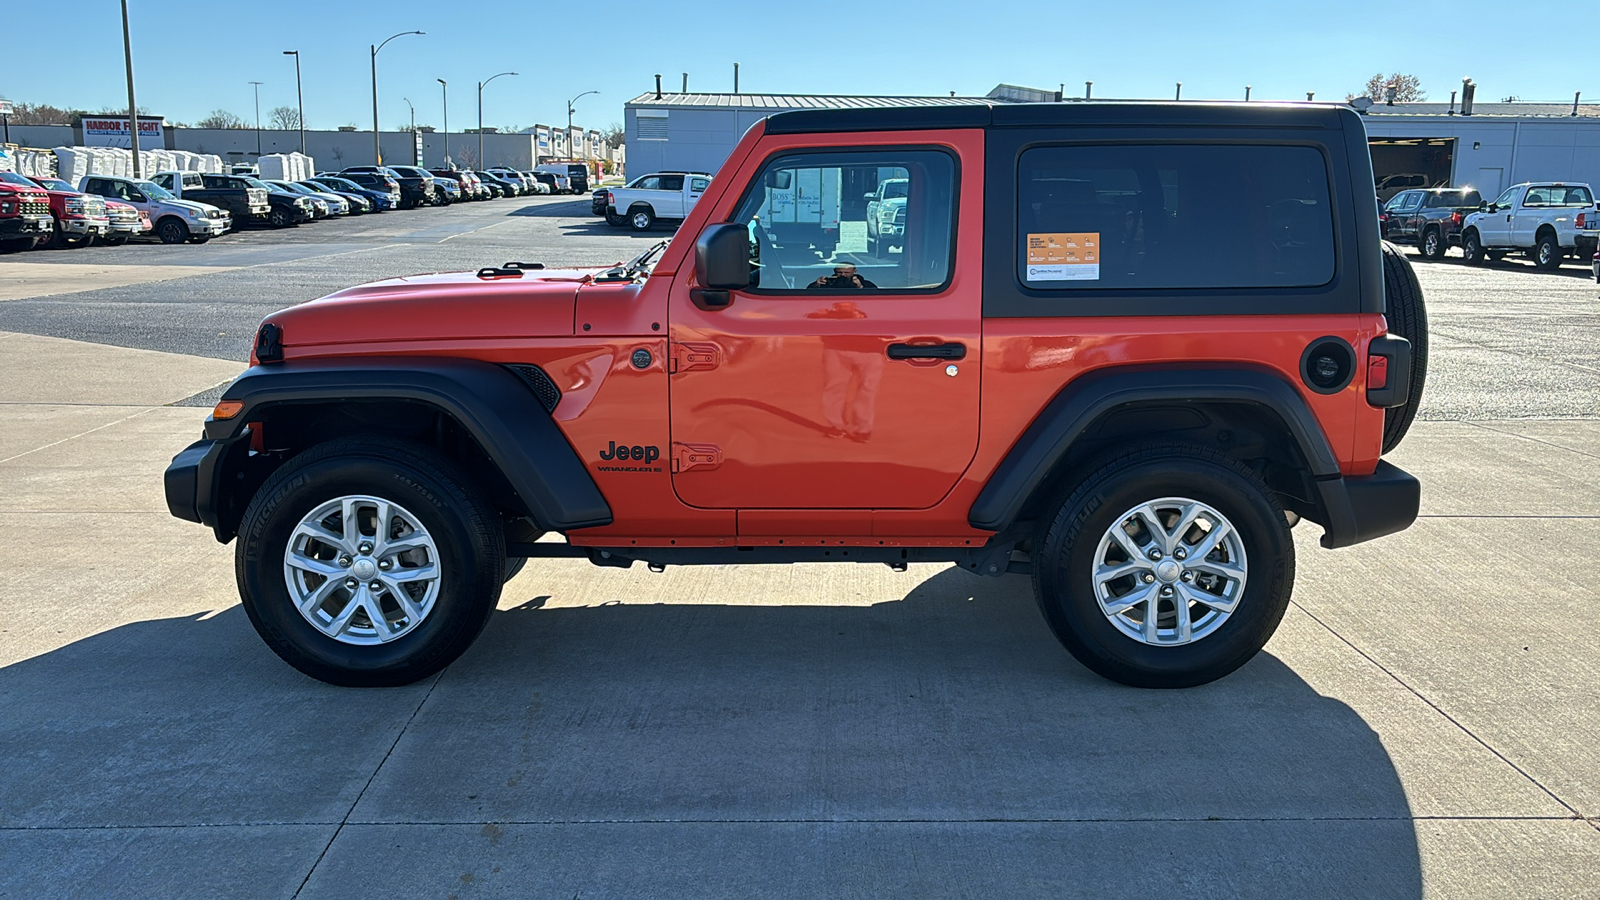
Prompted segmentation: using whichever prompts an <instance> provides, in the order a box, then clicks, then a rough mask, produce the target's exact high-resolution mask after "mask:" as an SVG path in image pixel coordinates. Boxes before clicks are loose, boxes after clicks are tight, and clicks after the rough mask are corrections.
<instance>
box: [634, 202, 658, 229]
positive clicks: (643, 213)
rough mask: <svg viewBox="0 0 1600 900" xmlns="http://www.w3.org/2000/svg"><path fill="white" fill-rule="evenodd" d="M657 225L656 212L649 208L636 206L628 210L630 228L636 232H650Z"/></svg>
mask: <svg viewBox="0 0 1600 900" xmlns="http://www.w3.org/2000/svg"><path fill="white" fill-rule="evenodd" d="M655 224H656V213H655V210H653V209H651V208H650V207H648V206H636V207H634V208H633V209H630V210H628V227H629V228H632V229H633V230H634V231H649V230H650V229H651V228H654V227H655Z"/></svg>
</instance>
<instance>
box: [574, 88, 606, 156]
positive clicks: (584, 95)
mask: <svg viewBox="0 0 1600 900" xmlns="http://www.w3.org/2000/svg"><path fill="white" fill-rule="evenodd" d="M598 93H600V92H599V91H584V92H583V93H581V94H579V95H578V96H576V97H573V98H572V99H571V100H568V101H567V158H568V159H572V158H573V154H572V111H573V108H572V104H574V103H577V102H578V101H579V100H582V99H583V98H584V97H587V96H589V95H590V94H598ZM585 165H587V163H585Z"/></svg>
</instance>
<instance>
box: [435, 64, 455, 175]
mask: <svg viewBox="0 0 1600 900" xmlns="http://www.w3.org/2000/svg"><path fill="white" fill-rule="evenodd" d="M434 81H437V82H439V95H440V96H441V97H443V99H444V167H445V168H446V169H451V168H455V167H454V166H452V165H450V85H448V84H445V81H444V79H443V78H435V79H434Z"/></svg>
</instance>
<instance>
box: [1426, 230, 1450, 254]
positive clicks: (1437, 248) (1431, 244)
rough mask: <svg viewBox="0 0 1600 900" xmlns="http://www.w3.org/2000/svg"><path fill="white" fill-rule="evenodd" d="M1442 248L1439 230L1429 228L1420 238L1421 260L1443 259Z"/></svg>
mask: <svg viewBox="0 0 1600 900" xmlns="http://www.w3.org/2000/svg"><path fill="white" fill-rule="evenodd" d="M1444 248H1445V243H1444V236H1443V235H1441V234H1440V233H1439V229H1437V228H1430V229H1428V232H1427V233H1426V234H1424V235H1423V236H1422V258H1423V259H1444Z"/></svg>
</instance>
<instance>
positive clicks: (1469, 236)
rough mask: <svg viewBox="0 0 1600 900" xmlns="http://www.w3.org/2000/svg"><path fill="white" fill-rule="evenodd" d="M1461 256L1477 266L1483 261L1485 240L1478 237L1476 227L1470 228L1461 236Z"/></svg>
mask: <svg viewBox="0 0 1600 900" xmlns="http://www.w3.org/2000/svg"><path fill="white" fill-rule="evenodd" d="M1461 256H1462V257H1463V258H1465V259H1466V261H1467V262H1469V263H1472V264H1473V265H1475V266H1476V265H1481V264H1482V263H1483V259H1484V253H1483V241H1482V239H1481V238H1479V237H1478V232H1477V230H1476V229H1468V230H1467V233H1466V234H1463V235H1462V236H1461Z"/></svg>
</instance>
